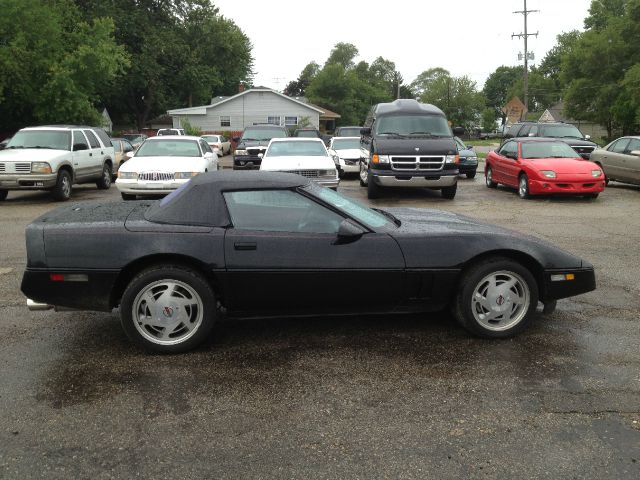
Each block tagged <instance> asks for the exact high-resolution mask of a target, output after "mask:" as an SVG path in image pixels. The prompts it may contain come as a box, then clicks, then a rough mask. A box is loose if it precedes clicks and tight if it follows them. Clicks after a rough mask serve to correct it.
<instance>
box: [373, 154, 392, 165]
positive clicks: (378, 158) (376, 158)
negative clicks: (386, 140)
mask: <svg viewBox="0 0 640 480" xmlns="http://www.w3.org/2000/svg"><path fill="white" fill-rule="evenodd" d="M371 163H389V155H378V154H377V153H374V154H373V156H372V157H371Z"/></svg>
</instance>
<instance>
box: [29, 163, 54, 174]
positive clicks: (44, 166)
mask: <svg viewBox="0 0 640 480" xmlns="http://www.w3.org/2000/svg"><path fill="white" fill-rule="evenodd" d="M31 173H51V165H49V164H48V163H47V162H33V163H32V164H31Z"/></svg>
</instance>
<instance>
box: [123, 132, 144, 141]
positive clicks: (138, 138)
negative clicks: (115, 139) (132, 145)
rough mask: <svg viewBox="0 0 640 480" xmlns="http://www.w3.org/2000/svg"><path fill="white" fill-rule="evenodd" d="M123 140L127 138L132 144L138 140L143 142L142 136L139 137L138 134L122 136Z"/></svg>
mask: <svg viewBox="0 0 640 480" xmlns="http://www.w3.org/2000/svg"><path fill="white" fill-rule="evenodd" d="M122 138H126V139H127V140H129V141H130V142H134V141H136V140H142V135H139V134H137V133H132V134H126V135H122Z"/></svg>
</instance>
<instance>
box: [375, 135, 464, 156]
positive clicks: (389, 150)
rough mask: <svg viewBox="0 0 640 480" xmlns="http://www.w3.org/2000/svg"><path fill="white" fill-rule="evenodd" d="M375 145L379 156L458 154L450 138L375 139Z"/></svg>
mask: <svg viewBox="0 0 640 480" xmlns="http://www.w3.org/2000/svg"><path fill="white" fill-rule="evenodd" d="M375 143H376V150H377V153H379V154H380V155H455V154H457V153H458V150H457V148H456V144H455V142H454V141H453V138H452V137H445V138H424V137H423V138H420V137H406V138H387V137H376V140H375Z"/></svg>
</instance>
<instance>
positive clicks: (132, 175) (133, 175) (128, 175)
mask: <svg viewBox="0 0 640 480" xmlns="http://www.w3.org/2000/svg"><path fill="white" fill-rule="evenodd" d="M118 178H121V179H122V180H137V179H138V172H123V171H122V170H118Z"/></svg>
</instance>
